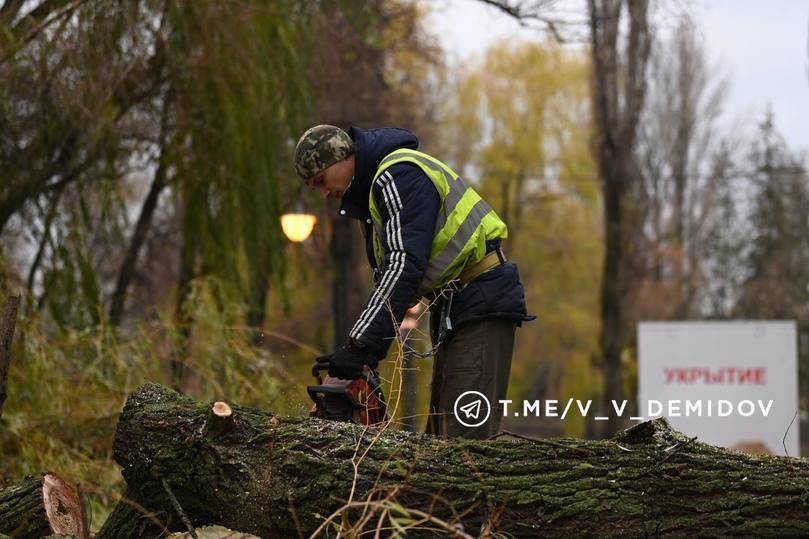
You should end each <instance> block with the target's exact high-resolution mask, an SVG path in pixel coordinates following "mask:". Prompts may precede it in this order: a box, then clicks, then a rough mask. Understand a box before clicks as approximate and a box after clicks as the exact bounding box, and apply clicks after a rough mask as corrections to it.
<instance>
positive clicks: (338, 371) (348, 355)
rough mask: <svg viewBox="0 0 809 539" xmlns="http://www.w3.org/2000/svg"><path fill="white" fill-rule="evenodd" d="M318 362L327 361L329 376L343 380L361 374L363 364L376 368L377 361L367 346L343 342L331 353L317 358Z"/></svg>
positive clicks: (352, 378) (354, 377)
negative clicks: (362, 346)
mask: <svg viewBox="0 0 809 539" xmlns="http://www.w3.org/2000/svg"><path fill="white" fill-rule="evenodd" d="M317 361H318V362H325V361H328V362H329V376H334V377H335V378H342V379H344V380H355V379H357V378H359V377H360V376H362V367H363V365H368V366H369V367H370V368H371V369H376V367H377V365H378V364H379V361H378V360H377V358H376V354H374V353H373V352H372V351H371V350H370V349H368V348H360V347H359V346H357V345H356V344H354V343H353V342H349V343H347V344H344V345H343V346H341V347H340V348H338V349H337V350H335V351H334V352H332V353H331V354H328V355H326V356H321V357H319V358H317Z"/></svg>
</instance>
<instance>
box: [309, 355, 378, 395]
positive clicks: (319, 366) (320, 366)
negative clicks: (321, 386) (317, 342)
mask: <svg viewBox="0 0 809 539" xmlns="http://www.w3.org/2000/svg"><path fill="white" fill-rule="evenodd" d="M365 366H366V367H367V365H365ZM328 369H329V362H328V361H315V364H314V365H312V376H314V377H315V378H317V379H318V380H321V378H320V371H326V370H328ZM372 372H373V371H371V369H370V367H368V369H367V370H366V369H363V370H362V378H364V379H365V381H366V382H368V385H370V386H371V388H372V389H376V388H378V387H379V384H378V383H376V380H375V379H374V378H373V377H372V376H371V373H372ZM320 383H323V382H322V380H321V382H320Z"/></svg>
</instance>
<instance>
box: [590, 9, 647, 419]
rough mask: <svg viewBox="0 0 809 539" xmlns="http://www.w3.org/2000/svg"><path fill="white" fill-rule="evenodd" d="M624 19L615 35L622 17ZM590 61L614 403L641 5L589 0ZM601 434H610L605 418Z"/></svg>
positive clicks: (629, 246)
mask: <svg viewBox="0 0 809 539" xmlns="http://www.w3.org/2000/svg"><path fill="white" fill-rule="evenodd" d="M624 11H626V14H627V17H628V21H627V24H626V25H625V28H626V29H625V34H626V35H625V36H624V38H623V40H621V39H619V38H620V37H621V34H622V33H623V32H622V28H624V25H623V24H622V15H623V13H624ZM588 13H589V18H590V39H591V51H592V61H593V113H594V118H595V133H596V140H595V156H596V161H597V163H598V170H599V175H600V178H601V183H602V192H603V198H604V232H605V246H604V269H603V275H602V285H601V324H602V327H601V338H600V345H601V353H602V362H603V363H602V367H603V372H604V393H603V396H602V397H603V406H604V410H605V411H606V410H608V404H609V400H610V399H620V398H621V397H622V393H623V389H622V383H621V355H622V353H623V351H624V348H625V346H626V343H627V337H628V333H629V332H628V320H627V313H628V308H627V307H628V305H629V304H630V303H629V302H630V301H631V296H632V295H633V294H634V292H635V290H634V285H633V281H634V275H633V272H632V265H633V263H632V260H633V256H634V252H633V241H634V239H636V238H637V236H638V229H639V227H640V220H639V219H638V215H639V213H640V212H639V208H638V205H637V204H636V203H635V202H636V201H634V200H632V199H631V195H632V193H634V192H636V191H637V184H638V183H639V182H640V181H641V174H640V170H639V168H638V166H637V162H636V160H635V155H634V153H635V145H636V142H637V132H638V123H639V120H640V117H641V112H642V110H643V105H644V99H645V97H646V83H647V81H646V68H647V64H648V60H649V50H650V43H651V33H650V29H649V21H648V2H646V1H645V0H589V1H588ZM610 418H611V419H610V421H608V422H607V423H606V424H605V434H609V433H612V432H614V431H615V430H616V429H617V427H618V425H617V420H616V419H615V418H614V417H613V416H612V415H610Z"/></svg>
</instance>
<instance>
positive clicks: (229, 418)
mask: <svg viewBox="0 0 809 539" xmlns="http://www.w3.org/2000/svg"><path fill="white" fill-rule="evenodd" d="M235 417H236V415H235V414H234V413H233V409H232V408H231V407H230V405H229V404H228V403H226V402H222V401H217V402H215V403H213V405H212V406H211V409H210V410H209V411H208V417H207V418H206V419H205V427H204V432H205V435H206V436H221V435H223V434H226V433H227V432H229V431H230V430H231V429H232V428H233V423H234V419H235Z"/></svg>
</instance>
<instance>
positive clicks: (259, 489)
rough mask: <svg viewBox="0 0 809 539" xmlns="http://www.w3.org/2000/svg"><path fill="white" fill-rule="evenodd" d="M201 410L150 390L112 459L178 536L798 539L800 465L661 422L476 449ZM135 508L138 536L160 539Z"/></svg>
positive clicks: (807, 514)
mask: <svg viewBox="0 0 809 539" xmlns="http://www.w3.org/2000/svg"><path fill="white" fill-rule="evenodd" d="M211 409H212V406H211V404H203V403H199V402H196V401H194V400H192V399H190V398H187V397H184V396H182V395H180V394H178V393H175V392H174V391H171V390H169V389H168V388H165V387H162V386H159V385H155V384H146V385H144V386H142V387H141V388H139V389H138V390H137V391H136V392H135V393H133V394H132V395H131V396H130V397H129V399H128V400H127V402H126V405H125V406H124V410H123V412H122V413H121V416H120V420H119V423H118V428H117V431H116V436H115V444H114V453H115V459H116V461H117V462H118V463H119V464H120V465H121V466H122V467H123V472H122V473H123V476H124V478H125V479H126V482H127V485H128V489H129V493H130V496H131V497H132V499H134V500H138V503H142V504H143V505H144V506H145V508H146V509H148V511H149V512H151V513H152V514H153V515H156V516H157V517H158V519H159V520H160V522H161V524H165V526H166V527H167V528H168V529H170V530H171V531H185V530H186V528H187V526H186V525H185V524H184V523H183V518H182V517H185V518H186V519H187V520H188V522H189V523H191V524H192V525H193V526H203V525H206V524H219V525H222V526H226V527H228V528H231V529H235V530H241V531H242V532H246V533H251V534H254V535H258V536H260V537H298V536H304V537H306V536H309V535H310V534H312V533H313V532H315V531H316V530H318V528H319V527H320V526H321V524H322V523H323V522H324V519H325V518H326V517H328V516H329V515H331V514H332V513H333V512H335V511H336V510H338V509H340V508H341V507H344V508H345V517H346V519H347V520H346V521H342V520H341V519H340V518H338V519H336V520H335V522H337V523H341V524H342V525H344V526H355V525H357V522H358V521H359V520H360V517H361V515H363V514H364V516H365V517H368V516H370V517H371V518H370V519H367V518H366V519H365V520H364V524H362V525H361V526H362V527H364V529H365V530H368V529H374V526H376V525H377V523H379V522H383V521H384V522H386V523H387V524H386V526H390V525H391V524H390V523H389V522H390V521H391V520H397V524H398V525H400V526H405V527H407V526H411V525H414V523H418V524H419V526H420V529H419V530H418V531H416V530H414V533H412V534H411V535H412V536H415V537H421V536H425V535H428V532H427V531H425V528H427V527H430V528H433V529H439V530H443V532H449V531H451V533H453V534H455V535H456V536H462V537H467V536H473V537H474V536H477V535H478V534H479V532H480V531H481V529H482V528H485V529H489V530H492V531H497V532H507V533H509V534H512V536H516V537H537V536H556V535H560V534H562V535H590V534H598V535H599V536H615V535H629V536H644V535H656V534H679V535H688V534H692V533H697V532H699V533H701V534H708V535H714V536H726V535H742V536H762V535H779V536H798V535H807V534H809V462H808V461H807V460H805V459H799V458H789V457H775V456H750V455H744V454H741V453H736V452H732V451H728V450H725V449H721V448H717V447H714V446H711V445H707V444H704V443H701V442H699V441H697V440H694V439H689V438H687V437H685V436H683V435H682V434H680V433H678V432H676V431H674V430H672V429H671V427H670V425H669V423H668V422H667V421H666V420H665V419H656V420H653V421H649V422H645V423H642V424H639V425H637V426H635V427H633V428H631V429H629V430H627V431H624V432H622V433H620V434H619V435H618V436H616V437H615V438H613V439H609V440H599V441H585V440H578V439H571V438H556V439H552V440H536V441H530V440H486V441H481V440H461V439H455V440H452V439H451V440H443V439H441V438H437V437H434V436H430V435H425V434H415V433H408V432H403V431H394V430H387V431H385V432H384V433H381V434H380V431H378V430H375V429H370V428H368V429H363V427H361V426H357V425H353V424H348V423H336V422H329V421H323V420H319V419H310V418H293V417H277V416H274V415H273V414H272V413H270V412H266V411H261V410H256V409H252V408H245V407H240V406H238V405H235V404H233V403H230V404H229V406H228V409H229V411H230V412H231V413H230V414H227V423H228V425H229V426H228V428H225V429H219V428H211V426H210V425H209V422H210V421H211V418H212V415H211ZM213 415H216V414H213ZM219 419H221V417H220V418H219ZM352 460H353V461H354V462H355V463H356V464H357V466H356V474H355V467H354V465H353V464H352ZM167 485H168V486H169V488H168V489H167V488H166V486H167ZM352 487H353V489H354V490H353V495H352ZM169 491H170V493H169ZM172 497H173V498H174V500H172ZM349 499H350V500H351V503H350V504H349V505H345V504H346V502H347V501H348V500H349ZM175 502H176V503H175ZM180 512H182V514H180ZM137 514H138V512H137V511H134V510H133V509H132V506H131V505H123V506H119V508H118V509H116V510H115V511H113V514H112V515H111V521H114V522H116V523H118V524H117V525H110V526H107V525H105V527H104V528H105V529H104V530H102V531H103V532H104V533H102V534H99V536H98V537H100V538H103V537H116V538H124V537H136V536H138V535H135V534H133V532H132V529H131V526H129V527H127V526H128V525H126V524H125V523H126V522H131V519H132V518H133V516H135V515H137ZM142 514H143V512H142V511H141V513H140V515H139V516H138V517H137V518H138V522H140V523H142V524H143V523H147V524H145V525H144V526H142V527H141V528H139V529H138V531H137V533H138V534H140V535H139V536H143V537H148V536H150V534H153V535H152V536H156V535H159V534H160V533H162V531H161V530H160V529H159V528H157V527H156V526H155V525H154V524H153V523H152V524H151V525H149V522H152V521H148V519H146V520H145V519H143V518H142ZM150 526H151V527H150ZM344 530H345V528H344ZM321 531H322V532H323V533H322V536H334V533H333V530H328V527H325V528H324V529H323V530H321ZM355 531H356V529H355ZM383 535H384V533H383Z"/></svg>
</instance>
